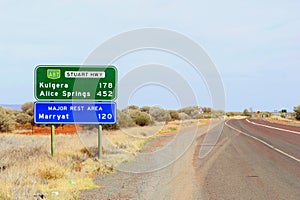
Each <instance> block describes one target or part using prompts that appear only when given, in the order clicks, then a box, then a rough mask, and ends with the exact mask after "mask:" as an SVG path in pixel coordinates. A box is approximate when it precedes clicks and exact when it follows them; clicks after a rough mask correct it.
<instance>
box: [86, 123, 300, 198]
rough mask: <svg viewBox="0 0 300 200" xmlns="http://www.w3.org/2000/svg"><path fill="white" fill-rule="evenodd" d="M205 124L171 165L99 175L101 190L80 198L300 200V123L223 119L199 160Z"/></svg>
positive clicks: (184, 132) (185, 132)
mask: <svg viewBox="0 0 300 200" xmlns="http://www.w3.org/2000/svg"><path fill="white" fill-rule="evenodd" d="M214 123H215V124H217V125H218V123H219V122H217V123H216V122H214ZM207 128H208V127H201V128H200V129H199V130H198V134H197V136H196V138H195V140H194V142H193V143H192V145H191V146H190V148H188V149H187V151H186V152H185V153H184V155H183V156H181V157H180V158H179V159H178V160H176V161H175V162H174V163H173V164H172V165H169V166H167V167H166V168H163V169H160V170H158V171H154V172H150V173H140V174H131V173H122V172H118V173H116V174H113V175H108V176H105V177H103V176H102V177H99V178H97V179H96V182H97V183H98V184H99V185H101V186H102V188H100V189H95V190H91V191H86V192H84V193H82V196H81V197H82V199H137V200H138V199H166V200H168V199H171V200H173V199H178V200H181V199H204V200H206V199H207V200H214V199H228V200H229V199H230V200H231V199H246V200H247V199H249V200H250V199H270V200H276V199H289V200H293V199H295V200H299V199H300V162H299V159H300V127H296V126H286V125H281V124H275V123H270V122H266V121H262V120H254V119H250V120H246V119H240V120H235V119H234V120H229V121H227V122H226V123H225V126H224V128H223V131H222V134H221V136H220V138H219V140H218V142H217V144H215V145H214V148H213V150H212V151H211V152H210V153H209V154H208V155H207V156H205V157H204V158H201V159H200V158H199V152H200V149H201V147H204V146H207V144H204V143H203V141H204V136H205V135H206V134H207V133H206V132H207ZM212 129H214V127H213V126H212ZM189 131H190V129H187V130H186V131H183V132H182V133H180V134H183V135H182V137H184V135H187V134H188V133H189ZM213 132H214V131H211V132H210V133H213ZM179 138H180V137H179ZM182 139H184V138H180V140H182ZM174 144H176V145H174V146H171V147H170V148H174V152H176V149H178V148H180V142H179V143H174ZM169 150H170V152H172V149H169ZM156 159H157V160H159V158H156Z"/></svg>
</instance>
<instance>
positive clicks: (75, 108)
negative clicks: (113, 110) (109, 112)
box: [48, 105, 103, 111]
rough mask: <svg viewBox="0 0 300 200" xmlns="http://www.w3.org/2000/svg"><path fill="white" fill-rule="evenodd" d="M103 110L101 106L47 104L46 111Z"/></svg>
mask: <svg viewBox="0 0 300 200" xmlns="http://www.w3.org/2000/svg"><path fill="white" fill-rule="evenodd" d="M49 110H51V111H66V110H67V111H103V109H102V107H101V106H94V105H93V106H92V105H91V106H83V105H80V106H48V111H49Z"/></svg>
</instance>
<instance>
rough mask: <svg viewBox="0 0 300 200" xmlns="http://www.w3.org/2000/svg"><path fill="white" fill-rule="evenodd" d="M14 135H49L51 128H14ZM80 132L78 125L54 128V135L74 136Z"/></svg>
mask: <svg viewBox="0 0 300 200" xmlns="http://www.w3.org/2000/svg"><path fill="white" fill-rule="evenodd" d="M16 129H17V131H16V133H19V134H24V135H50V134H51V127H50V126H45V127H39V126H33V127H32V126H30V127H29V126H28V125H25V126H18V127H16ZM79 130H82V128H81V127H80V126H79V125H69V124H68V125H60V126H56V127H55V134H66V135H72V134H76V132H77V131H79Z"/></svg>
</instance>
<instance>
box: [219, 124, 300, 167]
mask: <svg viewBox="0 0 300 200" xmlns="http://www.w3.org/2000/svg"><path fill="white" fill-rule="evenodd" d="M227 122H228V121H226V122H225V125H226V126H228V127H229V128H231V129H233V130H235V131H237V132H239V133H242V134H243V135H246V136H248V137H250V138H252V139H254V140H256V141H258V142H260V143H262V144H264V145H266V146H267V147H269V148H270V149H273V150H275V151H277V152H279V153H281V154H282V155H285V156H287V157H289V158H291V159H293V160H295V161H296V162H299V163H300V159H298V158H296V157H294V156H292V155H290V154H288V153H286V152H284V151H282V150H280V149H278V148H276V147H274V146H273V145H270V144H269V143H267V142H265V141H263V140H261V139H258V138H256V137H254V136H252V135H249V134H247V133H245V132H243V131H241V130H238V129H236V128H234V127H233V126H231V125H229V124H228V123H227Z"/></svg>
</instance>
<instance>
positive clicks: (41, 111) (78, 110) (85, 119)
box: [34, 102, 117, 124]
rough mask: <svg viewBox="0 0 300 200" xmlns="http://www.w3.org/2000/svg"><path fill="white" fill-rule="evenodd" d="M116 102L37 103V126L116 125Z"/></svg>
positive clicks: (35, 119) (35, 110) (35, 109)
mask: <svg viewBox="0 0 300 200" xmlns="http://www.w3.org/2000/svg"><path fill="white" fill-rule="evenodd" d="M116 110H117V106H116V103H115V102H35V104H34V122H35V123H36V124H115V123H116Z"/></svg>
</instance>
